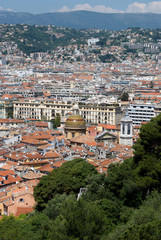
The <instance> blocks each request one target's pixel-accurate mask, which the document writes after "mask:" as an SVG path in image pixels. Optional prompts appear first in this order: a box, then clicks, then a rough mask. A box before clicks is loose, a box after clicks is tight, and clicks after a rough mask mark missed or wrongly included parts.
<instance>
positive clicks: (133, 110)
mask: <svg viewBox="0 0 161 240" xmlns="http://www.w3.org/2000/svg"><path fill="white" fill-rule="evenodd" d="M128 115H129V116H130V118H131V119H132V121H133V125H140V124H141V123H142V122H149V121H150V120H151V118H153V117H155V112H154V106H153V105H150V104H144V105H140V104H131V105H130V106H129V108H128Z"/></svg>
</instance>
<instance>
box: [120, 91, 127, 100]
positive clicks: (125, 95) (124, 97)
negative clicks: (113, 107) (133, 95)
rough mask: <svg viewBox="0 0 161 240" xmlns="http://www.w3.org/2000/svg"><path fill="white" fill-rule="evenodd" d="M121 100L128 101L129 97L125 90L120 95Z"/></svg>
mask: <svg viewBox="0 0 161 240" xmlns="http://www.w3.org/2000/svg"><path fill="white" fill-rule="evenodd" d="M120 99H121V101H128V99H129V94H128V93H127V92H124V93H123V94H122V95H121V97H120Z"/></svg>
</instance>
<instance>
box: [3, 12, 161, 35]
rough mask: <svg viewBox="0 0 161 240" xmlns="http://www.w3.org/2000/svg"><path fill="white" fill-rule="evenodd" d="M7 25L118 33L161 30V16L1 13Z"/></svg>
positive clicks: (92, 13)
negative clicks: (126, 30)
mask: <svg viewBox="0 0 161 240" xmlns="http://www.w3.org/2000/svg"><path fill="white" fill-rule="evenodd" d="M5 23H6V24H18V23H20V24H21V23H26V24H29V25H49V24H52V25H55V26H56V27H71V28H75V29H82V28H84V29H87V28H100V29H108V30H116V31H117V30H122V29H127V28H129V27H141V28H161V14H153V13H97V12H90V11H75V12H63V13H59V12H56V13H44V14H31V13H21V12H17V13H15V12H8V11H0V24H5Z"/></svg>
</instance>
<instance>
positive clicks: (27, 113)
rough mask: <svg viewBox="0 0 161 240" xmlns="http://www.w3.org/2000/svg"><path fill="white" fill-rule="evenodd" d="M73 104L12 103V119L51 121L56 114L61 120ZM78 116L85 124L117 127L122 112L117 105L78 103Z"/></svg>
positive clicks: (48, 101)
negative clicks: (102, 124)
mask: <svg viewBox="0 0 161 240" xmlns="http://www.w3.org/2000/svg"><path fill="white" fill-rule="evenodd" d="M73 105H74V103H72V102H70V101H68V102H63V101H61V102H60V101H52V100H28V99H26V100H23V101H22V100H21V101H16V102H14V118H17V119H27V118H34V119H37V120H51V119H54V118H55V116H56V115H57V114H60V116H61V117H62V118H63V117H64V116H68V114H69V113H70V112H72V109H73ZM78 106H79V114H80V115H81V116H82V117H83V118H84V119H85V121H86V123H87V124H99V123H105V124H111V125H117V124H119V123H120V120H121V118H122V116H123V115H122V114H123V113H122V110H121V107H119V106H118V105H116V104H115V105H114V104H113V105H112V104H111V105H109V104H95V103H94V104H91V103H90V104H85V103H79V104H78Z"/></svg>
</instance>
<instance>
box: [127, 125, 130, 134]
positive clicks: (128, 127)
mask: <svg viewBox="0 0 161 240" xmlns="http://www.w3.org/2000/svg"><path fill="white" fill-rule="evenodd" d="M127 134H128V135H129V134H130V123H128V125H127Z"/></svg>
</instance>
